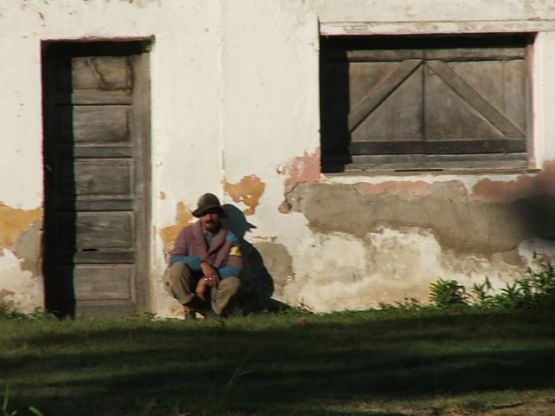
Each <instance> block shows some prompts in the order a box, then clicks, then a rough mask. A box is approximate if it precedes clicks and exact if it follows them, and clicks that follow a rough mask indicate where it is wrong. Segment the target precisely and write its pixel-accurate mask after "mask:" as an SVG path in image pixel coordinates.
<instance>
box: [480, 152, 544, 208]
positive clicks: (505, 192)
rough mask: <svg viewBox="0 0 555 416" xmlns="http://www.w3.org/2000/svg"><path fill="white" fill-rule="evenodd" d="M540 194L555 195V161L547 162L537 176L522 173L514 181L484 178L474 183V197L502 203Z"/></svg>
mask: <svg viewBox="0 0 555 416" xmlns="http://www.w3.org/2000/svg"><path fill="white" fill-rule="evenodd" d="M539 195H555V162H548V163H546V164H545V169H544V170H543V171H542V172H540V173H539V174H537V175H535V176H531V175H520V176H519V177H518V178H517V179H516V180H514V181H508V182H502V181H492V180H491V179H482V180H481V181H479V182H478V183H477V184H476V185H474V188H473V194H472V199H473V200H475V201H482V202H496V203H501V204H502V203H509V202H512V201H516V200H518V199H523V198H530V197H534V196H539Z"/></svg>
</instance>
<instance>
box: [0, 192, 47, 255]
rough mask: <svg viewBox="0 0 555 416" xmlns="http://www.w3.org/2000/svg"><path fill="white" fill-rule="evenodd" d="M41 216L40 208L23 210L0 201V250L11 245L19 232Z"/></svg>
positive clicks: (30, 225)
mask: <svg viewBox="0 0 555 416" xmlns="http://www.w3.org/2000/svg"><path fill="white" fill-rule="evenodd" d="M42 216H43V212H42V208H36V209H31V210H23V209H17V208H12V207H9V206H7V205H5V204H4V203H2V202H0V250H1V249H3V248H7V247H11V246H13V245H14V244H15V242H16V241H17V239H18V238H19V236H20V235H21V233H23V232H24V231H27V230H28V229H29V228H31V227H32V225H33V223H34V222H35V221H36V220H38V219H42Z"/></svg>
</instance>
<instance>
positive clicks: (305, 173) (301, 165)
mask: <svg viewBox="0 0 555 416" xmlns="http://www.w3.org/2000/svg"><path fill="white" fill-rule="evenodd" d="M320 172H321V171H320V149H317V150H316V151H315V152H314V153H312V154H307V153H306V152H305V153H304V155H303V156H299V157H296V158H295V159H293V160H292V162H291V163H290V164H289V167H288V168H287V173H288V177H287V179H286V180H285V193H286V194H287V193H289V192H291V190H293V188H294V187H295V185H297V184H298V183H302V182H318V181H319V180H320Z"/></svg>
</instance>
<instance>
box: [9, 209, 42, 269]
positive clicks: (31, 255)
mask: <svg viewBox="0 0 555 416" xmlns="http://www.w3.org/2000/svg"><path fill="white" fill-rule="evenodd" d="M41 243H42V219H40V220H36V221H35V222H34V223H33V225H32V226H31V227H30V228H29V229H28V230H25V231H24V232H22V233H21V234H20V236H19V238H18V239H17V241H16V243H15V250H14V254H15V255H16V256H17V257H18V258H20V259H22V260H21V269H22V270H26V271H29V272H31V275H32V276H33V277H38V276H41V275H42V252H41V247H42V246H41Z"/></svg>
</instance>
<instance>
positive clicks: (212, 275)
mask: <svg viewBox="0 0 555 416" xmlns="http://www.w3.org/2000/svg"><path fill="white" fill-rule="evenodd" d="M200 270H201V271H202V274H203V277H202V279H201V281H202V280H205V281H206V284H207V285H208V286H210V287H217V286H218V283H219V282H220V278H219V276H218V271H217V270H216V269H215V268H214V267H212V266H211V265H209V264H208V263H206V262H202V263H200Z"/></svg>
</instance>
